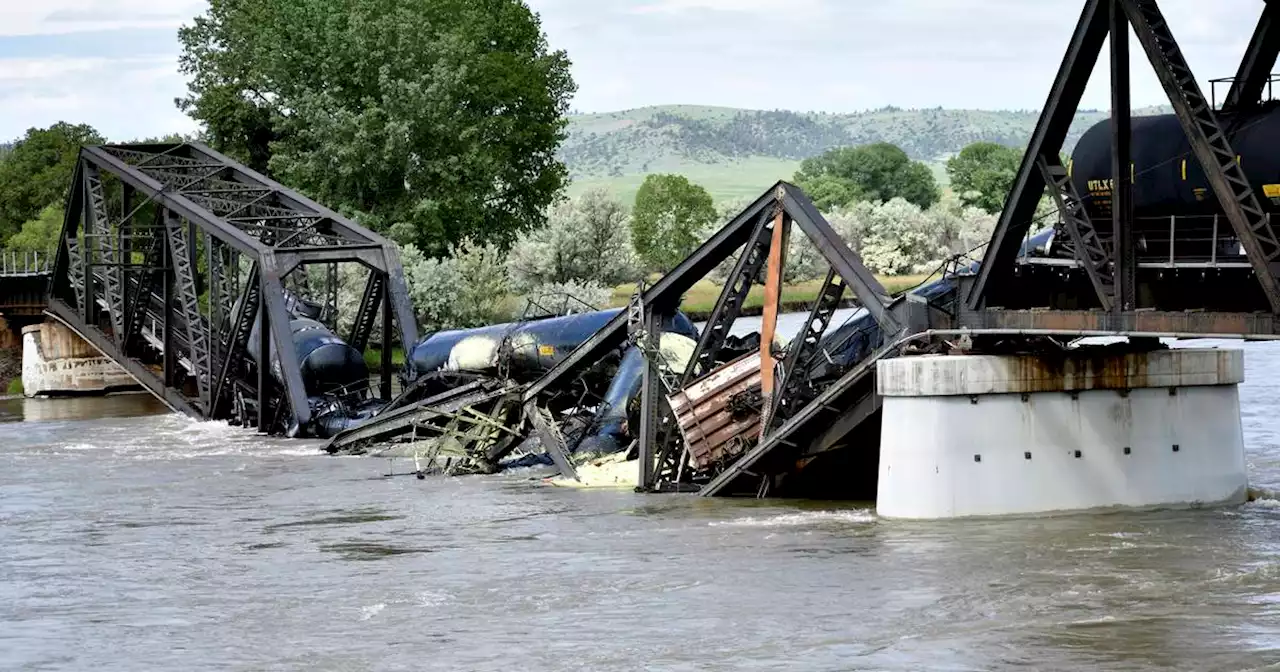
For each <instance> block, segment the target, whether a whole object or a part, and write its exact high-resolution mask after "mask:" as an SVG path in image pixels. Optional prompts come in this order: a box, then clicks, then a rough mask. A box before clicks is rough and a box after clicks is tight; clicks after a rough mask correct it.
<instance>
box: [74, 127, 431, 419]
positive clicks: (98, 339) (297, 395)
mask: <svg viewBox="0 0 1280 672" xmlns="http://www.w3.org/2000/svg"><path fill="white" fill-rule="evenodd" d="M99 173H101V174H102V175H103V176H106V175H109V176H111V178H112V179H113V180H115V181H118V182H119V184H120V185H121V187H122V189H124V193H125V197H124V207H123V210H125V211H127V212H122V213H121V217H120V218H119V219H114V220H113V219H111V218H110V217H109V216H108V215H107V213H106V212H105V206H104V204H103V195H102V191H101V186H102V182H101V178H100V177H99ZM135 198H137V199H139V200H141V202H142V205H145V204H147V203H153V204H154V205H155V206H156V210H157V215H158V216H157V221H158V222H159V224H158V226H156V227H154V228H153V230H152V236H153V239H152V241H151V242H152V244H153V249H151V250H138V252H142V253H143V254H144V260H145V261H144V262H143V264H142V266H138V265H137V264H133V263H130V262H131V259H130V256H131V254H130V253H132V252H133V251H134V250H133V249H132V237H130V238H129V242H128V245H129V248H128V249H126V248H125V247H124V245H125V244H126V243H125V242H124V240H125V237H124V233H125V232H126V231H130V232H132V227H134V226H135V225H136V223H135V222H132V219H133V217H134V215H136V214H137V213H138V211H139V210H140V209H141V207H142V205H138V206H137V207H133V208H132V211H129V210H130V208H131V207H132V204H133V200H134V199H135ZM268 201H270V202H269V203H268ZM232 202H234V203H236V206H235V208H234V209H233V208H232V207H231V206H230V204H231V203H232ZM207 206H213V207H214V208H215V209H216V210H217V211H219V212H222V213H223V215H224V216H219V215H218V214H215V212H214V211H211V210H210V207H207ZM224 206H225V207H224ZM113 209H114V207H113ZM160 213H165V214H164V215H163V216H162V217H161V216H159V215H160ZM82 220H83V227H84V229H83V230H82V228H81V227H82V224H81V222H82ZM113 226H114V227H115V228H114V230H113V228H112V227H113ZM255 232H257V233H262V232H267V233H266V235H263V236H262V237H259V236H257V235H255ZM82 235H84V236H85V238H84V241H83V242H82V241H81V236H82ZM130 235H131V236H132V233H131V234H130ZM154 236H159V237H160V239H159V240H157V239H155V238H154ZM197 241H203V242H204V246H205V248H206V250H207V251H208V254H207V256H208V259H206V261H209V262H214V263H211V264H209V273H210V276H211V277H210V279H209V280H210V282H211V283H212V285H214V286H211V287H210V292H211V294H210V298H211V300H215V301H216V302H217V303H218V305H217V306H212V305H211V306H210V310H209V312H210V318H212V319H209V318H205V317H204V316H203V314H202V313H201V312H200V310H199V308H198V307H196V303H195V297H196V294H197V292H198V291H199V289H200V288H199V287H197V283H198V282H202V281H203V277H200V275H199V273H197V272H196V269H195V266H194V257H195V245H196V244H197ZM161 243H164V244H163V245H162V246H161V247H160V248H159V249H156V248H155V246H157V245H161ZM272 243H277V244H278V245H279V246H277V247H273V246H272ZM156 257H160V258H156ZM237 257H239V258H243V259H244V260H246V261H247V262H248V263H250V264H252V268H254V269H255V273H256V277H257V282H258V283H260V286H259V287H258V288H256V289H257V291H258V292H259V293H260V294H261V296H262V298H263V302H262V303H263V304H264V306H265V309H266V310H265V311H264V312H263V313H262V317H264V318H266V321H267V324H268V325H270V329H269V332H270V333H269V334H264V336H269V338H270V340H271V342H272V344H273V346H274V348H275V350H276V351H277V352H281V353H287V352H292V351H293V349H294V348H293V342H292V335H291V333H290V332H289V328H288V325H289V323H290V315H289V313H288V311H287V308H286V306H285V303H284V296H283V279H284V277H285V276H286V275H288V274H289V273H290V272H292V271H293V270H294V269H296V268H297V267H298V266H300V265H305V264H312V263H325V264H333V263H338V262H357V263H361V264H363V265H364V266H366V267H368V268H369V269H370V270H371V271H372V273H373V275H375V276H376V277H379V278H380V279H381V280H382V282H383V283H384V284H385V285H386V286H387V287H388V288H389V291H388V294H389V296H385V297H380V298H381V303H382V305H381V306H371V307H364V306H362V307H361V310H362V312H363V311H365V310H366V309H368V310H371V311H372V312H373V313H376V312H377V311H378V309H379V308H382V310H383V313H384V329H388V330H389V329H390V319H389V318H390V317H394V318H395V321H396V322H397V323H398V327H399V333H398V336H399V337H400V339H401V342H402V343H404V344H405V345H406V346H407V345H412V344H413V343H415V342H416V341H417V338H418V336H417V324H416V322H415V320H414V317H413V312H412V309H411V307H410V303H409V298H408V291H407V287H406V285H405V281H404V273H403V269H402V268H401V265H400V259H399V254H398V251H397V250H396V248H395V246H394V244H392V243H391V242H390V241H387V240H386V239H384V238H382V237H380V236H378V235H377V234H375V233H373V232H371V231H368V230H366V229H364V228H362V227H360V226H358V225H356V224H354V223H352V222H350V221H348V220H346V219H345V218H343V217H341V216H340V215H338V214H337V213H335V212H333V211H332V210H329V209H327V208H324V207H323V206H321V205H319V204H317V203H315V202H313V201H311V200H310V199H307V198H306V197H304V196H302V195H300V194H298V193H296V192H294V191H292V190H289V189H287V188H286V187H284V186H282V185H280V184H278V183H275V182H273V181H271V180H269V179H267V178H266V177H264V176H262V175H260V174H258V173H255V172H253V171H251V170H249V169H247V168H245V167H243V166H240V165H239V164H236V163H235V162H233V161H231V160H230V159H228V158H227V157H225V156H223V155H221V154H219V153H217V152H215V151H213V150H211V149H209V148H208V147H205V146H204V145H200V144H197V143H188V144H178V145H111V146H93V147H84V148H82V150H81V154H80V160H79V162H78V163H77V167H76V171H75V178H74V184H73V188H72V189H71V190H70V196H69V198H68V207H67V215H66V219H65V220H64V225H63V233H62V242H61V244H60V246H59V250H58V258H57V261H56V265H55V272H54V274H53V277H52V279H51V289H52V290H54V291H52V292H51V297H50V303H51V305H50V308H51V311H52V312H53V313H55V314H56V315H57V316H58V317H59V318H60V319H62V320H63V321H66V322H68V323H69V324H70V326H72V328H73V329H74V330H76V331H77V332H80V333H81V334H82V335H84V336H85V337H86V340H89V341H90V342H92V343H94V344H95V345H96V346H98V347H99V348H100V349H102V350H103V352H104V354H107V355H108V356H110V357H111V358H113V359H115V360H116V361H118V362H119V363H121V364H122V365H125V367H126V369H128V370H129V371H130V373H133V374H135V377H137V378H139V382H142V383H143V384H144V385H145V386H146V387H147V388H148V389H150V390H151V391H152V392H153V393H155V394H156V395H157V396H159V397H161V398H162V399H164V400H165V401H166V402H167V403H169V405H170V406H171V407H173V408H175V410H180V411H183V412H186V413H188V414H192V415H197V416H200V417H213V416H214V415H216V414H218V413H220V412H222V411H224V410H225V404H221V405H220V404H219V402H220V401H224V399H223V395H224V394H225V392H224V391H225V390H228V389H231V387H232V385H231V384H230V382H229V381H225V380H223V377H224V376H225V375H227V371H228V369H227V367H225V366H223V364H224V363H226V361H228V360H230V359H234V361H241V360H242V358H243V353H231V352H228V351H226V349H227V348H228V346H230V347H232V348H243V347H244V345H242V342H243V341H244V338H242V336H243V334H242V333H240V332H241V331H242V330H243V326H244V324H243V320H244V319H246V316H245V315H238V316H236V317H237V319H236V320H232V319H231V318H232V316H231V314H230V313H231V303H230V301H231V299H232V298H233V297H232V296H231V291H232V281H231V278H230V277H229V274H231V275H234V274H237V273H238V271H237V270H236V269H234V268H230V267H224V266H225V264H229V263H231V262H232V261H233V260H234V259H236V258H237ZM101 266H105V267H106V269H105V272H103V273H101V276H99V272H98V271H91V269H93V268H94V267H101ZM214 266H217V267H218V268H216V269H215V268H214ZM126 268H127V269H131V270H137V271H140V274H139V277H137V278H130V279H128V280H127V281H126V280H125V278H124V273H125V271H124V269H126ZM161 271H163V273H160V272H161ZM155 275H162V276H163V277H165V280H164V282H163V283H155V284H163V297H160V294H161V292H157V291H155V284H153V282H154V280H153V279H154V276H155ZM96 286H101V287H102V291H99V290H98V289H97V287H96ZM130 295H132V296H133V303H129V302H128V301H127V300H126V299H127V298H129V297H130ZM244 298H255V300H256V297H254V295H253V293H252V292H248V291H247V288H246V293H245V294H244ZM102 299H105V307H106V308H107V309H108V312H109V313H110V317H111V325H112V328H111V329H110V332H112V333H107V332H106V331H100V330H99V329H98V327H97V326H96V320H95V315H96V312H97V310H98V308H97V305H96V302H97V301H98V300H102ZM67 300H69V301H74V302H75V304H76V306H75V308H74V309H73V308H71V307H70V306H67V305H66V303H65V301H67ZM144 300H145V301H148V302H151V301H154V302H156V304H157V305H159V306H163V308H162V309H161V310H163V313H164V314H163V315H162V316H161V317H162V320H161V321H162V323H163V328H164V329H163V330H164V336H163V338H159V337H157V338H158V340H160V341H161V342H162V343H163V344H164V346H163V347H162V349H163V351H164V360H165V367H164V369H165V374H164V375H163V376H157V375H155V374H154V373H152V372H151V371H150V370H148V369H147V368H146V367H143V366H140V365H139V362H137V361H135V360H133V359H131V357H130V355H129V343H128V342H129V340H130V337H131V336H132V335H133V334H134V332H135V331H136V330H137V325H136V323H137V322H138V319H139V317H138V314H139V313H143V314H145V312H146V309H145V306H139V305H138V302H140V301H144ZM250 317H251V316H250ZM175 325H176V327H175ZM183 325H185V326H183ZM175 329H176V330H175ZM229 331H235V332H236V333H235V334H234V335H233V334H231V333H224V332H229ZM391 336H392V334H391V333H390V332H389V331H388V333H386V334H384V341H385V340H387V339H390V338H391ZM388 350H389V348H388ZM179 358H183V359H186V360H188V362H189V364H188V369H189V370H190V373H191V375H192V376H193V378H195V380H196V381H197V383H198V387H199V395H198V397H197V398H196V399H191V400H188V399H187V398H186V397H185V396H184V395H182V394H181V393H180V392H179V391H178V390H176V389H174V388H173V387H171V386H172V385H175V384H176V381H175V379H174V378H173V377H172V374H171V373H170V372H171V371H172V369H173V363H176V361H177V360H178V359H179ZM279 365H280V368H281V374H282V378H283V381H282V382H283V384H284V385H283V386H284V391H285V394H286V399H287V402H288V404H289V409H290V410H291V416H292V424H293V426H301V425H303V424H305V423H306V422H307V421H308V420H309V419H310V410H309V407H308V403H307V398H306V392H305V390H304V387H303V383H302V378H301V373H300V371H299V367H298V362H297V361H296V360H295V359H294V358H291V357H281V358H279ZM246 382H248V381H246Z"/></svg>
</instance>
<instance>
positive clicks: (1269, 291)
mask: <svg viewBox="0 0 1280 672" xmlns="http://www.w3.org/2000/svg"><path fill="white" fill-rule="evenodd" d="M1277 11H1280V10H1278V9H1277V6H1276V5H1275V4H1274V3H1271V2H1269V1H1268V2H1267V3H1265V4H1264V8H1263V12H1262V17H1261V19H1260V20H1259V22H1258V27H1257V29H1256V30H1255V32H1254V35H1253V37H1252V39H1251V41H1250V43H1249V46H1248V48H1247V50H1246V53H1245V56H1244V58H1243V60H1242V61H1241V63H1240V67H1239V71H1238V73H1237V75H1236V77H1235V78H1234V79H1233V80H1231V82H1232V85H1231V90H1230V92H1229V93H1228V94H1227V97H1226V102H1225V103H1224V105H1223V107H1222V108H1221V109H1215V108H1214V104H1213V101H1212V99H1211V98H1210V97H1208V96H1205V95H1204V92H1203V91H1202V89H1201V88H1200V85H1199V83H1198V82H1197V79H1196V77H1195V75H1194V73H1193V72H1192V71H1191V67H1190V65H1188V63H1187V62H1186V59H1185V57H1184V54H1183V52H1182V49H1181V48H1180V47H1179V45H1178V42H1177V40H1176V39H1175V38H1174V35H1173V32H1172V29H1171V27H1170V25H1169V23H1168V22H1167V21H1166V20H1165V17H1164V14H1163V13H1162V12H1161V10H1160V7H1159V3H1158V2H1156V0H1086V2H1085V3H1084V9H1083V11H1082V12H1081V15H1080V19H1079V22H1078V23H1077V26H1076V30H1075V32H1074V34H1073V35H1072V38H1071V41H1070V43H1069V44H1068V47H1067V53H1066V56H1065V57H1064V58H1063V60H1062V65H1061V66H1060V69H1059V71H1058V74H1057V77H1056V78H1055V80H1054V82H1053V86H1052V88H1051V89H1050V92H1049V97H1048V100H1047V101H1046V103H1045V106H1044V109H1043V112H1042V113H1041V116H1040V120H1039V122H1038V123H1037V125H1036V128H1035V131H1034V132H1033V134H1032V136H1031V141H1030V143H1029V147H1028V149H1027V153H1026V155H1025V156H1024V158H1023V161H1022V165H1021V167H1020V169H1019V171H1018V174H1017V177H1016V178H1015V180H1014V185H1013V189H1012V191H1011V192H1010V194H1009V196H1008V199H1007V200H1006V202H1005V207H1004V210H1003V211H1002V214H1001V217H1000V220H999V222H998V224H997V227H996V231H995V234H994V236H993V237H992V240H991V244H990V245H989V246H988V248H987V251H986V255H985V257H984V258H983V260H982V266H981V268H980V269H979V271H978V278H977V281H976V282H974V283H973V284H972V287H971V288H970V290H969V292H968V294H967V296H966V303H967V307H968V308H969V309H970V310H979V309H981V308H983V307H995V306H1002V307H1009V306H1011V305H1012V304H1014V303H1017V302H1018V301H1019V296H1018V295H1019V289H1018V283H1017V282H1015V281H1014V280H1013V278H1014V274H1015V266H1016V265H1017V263H1018V262H1017V260H1018V257H1019V254H1020V250H1021V246H1022V243H1023V241H1024V239H1025V238H1026V236H1027V235H1028V234H1029V233H1030V229H1031V226H1032V225H1033V222H1032V220H1033V215H1034V212H1035V209H1036V205H1037V203H1038V202H1039V200H1040V198H1041V196H1042V195H1043V194H1044V192H1045V188H1046V186H1047V187H1049V190H1050V193H1051V195H1052V196H1053V198H1054V201H1055V203H1056V204H1057V206H1058V209H1059V211H1060V215H1061V220H1062V223H1061V224H1060V225H1059V230H1060V231H1061V232H1062V233H1063V236H1062V237H1063V238H1064V239H1067V241H1068V243H1069V245H1070V247H1071V248H1072V249H1073V253H1074V255H1075V257H1076V259H1077V261H1078V263H1079V265H1080V266H1081V268H1083V269H1084V270H1085V271H1086V273H1087V275H1088V282H1089V284H1090V285H1091V286H1092V289H1093V293H1094V294H1095V295H1096V303H1097V305H1099V306H1101V307H1102V308H1103V309H1104V310H1107V311H1113V312H1126V311H1132V310H1136V309H1140V308H1143V307H1146V308H1151V307H1153V306H1142V305H1140V304H1141V303H1142V302H1143V299H1142V291H1141V287H1140V285H1141V283H1142V282H1143V281H1142V279H1141V278H1139V277H1138V270H1139V267H1140V264H1139V261H1138V259H1137V258H1136V254H1137V253H1136V250H1135V242H1136V238H1137V235H1136V234H1135V230H1134V228H1135V227H1134V225H1135V221H1134V212H1133V202H1134V201H1133V194H1134V191H1133V181H1134V168H1135V166H1134V165H1133V163H1132V161H1133V156H1134V155H1133V147H1132V144H1133V143H1132V137H1133V125H1132V123H1131V118H1130V117H1131V110H1130V95H1129V90H1130V82H1129V74H1128V73H1129V67H1130V45H1129V39H1128V38H1129V32H1130V30H1132V32H1133V35H1134V36H1136V38H1137V48H1138V49H1140V51H1141V53H1142V54H1143V55H1145V56H1146V57H1147V60H1148V61H1149V63H1150V65H1151V67H1152V69H1153V70H1154V72H1155V74H1156V76H1157V79H1158V80H1159V81H1160V84H1161V86H1162V88H1163V89H1164V91H1165V95H1166V96H1167V98H1168V101H1169V104H1170V105H1171V106H1172V108H1173V110H1174V113H1175V116H1176V119H1177V122H1178V125H1179V126H1180V127H1181V129H1182V132H1183V133H1184V134H1185V136H1186V139H1187V142H1188V144H1189V146H1190V150H1189V156H1188V159H1189V160H1192V161H1195V162H1197V163H1199V165H1200V167H1201V168H1202V169H1203V171H1204V179H1205V182H1206V187H1207V189H1206V190H1207V191H1208V192H1211V193H1210V194H1209V197H1210V198H1216V201H1217V202H1218V203H1219V204H1220V207H1221V212H1222V215H1223V216H1222V219H1223V222H1222V228H1223V230H1224V231H1227V232H1231V233H1232V234H1233V237H1234V239H1235V240H1236V241H1238V243H1239V246H1240V247H1241V248H1242V249H1243V252H1244V254H1243V258H1242V259H1241V261H1244V262H1247V264H1248V267H1249V268H1250V269H1251V270H1252V271H1253V275H1254V279H1253V280H1251V282H1250V284H1251V285H1253V286H1254V287H1256V291H1258V293H1259V294H1260V295H1261V296H1262V299H1263V301H1264V303H1263V306H1259V307H1264V306H1265V308H1266V309H1268V310H1269V311H1270V312H1271V313H1273V314H1280V236H1278V235H1277V232H1276V230H1275V228H1274V227H1273V226H1272V217H1271V216H1270V215H1269V214H1268V213H1267V211H1266V210H1265V209H1264V208H1263V207H1262V205H1261V204H1260V202H1259V198H1258V196H1257V194H1256V193H1255V191H1254V186H1253V185H1252V184H1251V183H1250V181H1249V179H1248V178H1247V177H1246V175H1245V172H1244V170H1243V169H1242V168H1241V165H1240V161H1239V154H1238V153H1237V151H1236V148H1233V147H1232V142H1231V137H1232V135H1233V130H1234V129H1232V128H1228V127H1227V125H1226V124H1225V123H1222V122H1220V121H1219V116H1220V115H1222V114H1237V113H1240V112H1241V111H1245V110H1250V109H1257V108H1259V107H1260V106H1261V105H1262V100H1261V99H1262V96H1263V93H1264V88H1265V87H1266V86H1267V85H1268V83H1269V81H1271V80H1270V78H1269V77H1270V76H1269V73H1270V69H1271V68H1272V66H1274V65H1275V63H1276V57H1277V54H1278V53H1280V28H1278V27H1277V25H1276V21H1275V20H1274V19H1275V14H1276V12H1277ZM1108 38H1111V39H1110V40H1109V42H1110V50H1109V62H1110V73H1111V78H1110V84H1111V90H1112V110H1113V112H1112V120H1111V136H1112V137H1111V148H1112V170H1111V173H1112V174H1111V176H1110V178H1111V179H1110V182H1111V189H1110V191H1111V201H1112V208H1111V210H1112V215H1111V217H1110V219H1111V221H1110V222H1109V225H1110V226H1106V227H1102V228H1101V229H1098V228H1095V222H1094V221H1091V219H1090V217H1089V216H1088V215H1087V214H1085V212H1084V209H1083V208H1082V207H1081V195H1080V194H1077V193H1075V190H1074V189H1073V188H1072V186H1071V183H1070V180H1069V179H1067V177H1066V175H1065V174H1064V172H1063V169H1062V167H1061V166H1060V164H1059V162H1058V159H1057V157H1058V156H1059V152H1060V151H1061V150H1062V145H1063V141H1064V140H1065V138H1066V134H1067V130H1068V128H1069V126H1070V125H1071V122H1072V121H1073V119H1074V117H1075V114H1076V111H1077V108H1078V107H1079V104H1080V100H1081V97H1082V96H1083V94H1084V90H1085V87H1086V85H1087V84H1088V83H1089V78H1090V75H1091V74H1092V73H1093V70H1094V66H1095V64H1096V63H1097V61H1098V59H1099V57H1101V56H1102V53H1103V49H1104V46H1105V45H1106V44H1107V42H1108ZM1138 168H1139V170H1141V168H1142V167H1138ZM1215 224H1216V222H1215ZM1215 230H1216V229H1215ZM1155 307H1157V308H1158V306H1155Z"/></svg>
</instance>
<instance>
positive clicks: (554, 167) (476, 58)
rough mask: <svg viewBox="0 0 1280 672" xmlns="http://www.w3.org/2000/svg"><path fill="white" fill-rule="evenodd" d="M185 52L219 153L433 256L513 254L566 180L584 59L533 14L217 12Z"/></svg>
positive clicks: (370, 6)
mask: <svg viewBox="0 0 1280 672" xmlns="http://www.w3.org/2000/svg"><path fill="white" fill-rule="evenodd" d="M179 39H180V41H181V43H182V57H181V69H182V72H183V73H184V74H187V75H188V76H190V78H191V82H190V84H189V95H188V96H187V97H186V98H184V99H182V100H180V101H179V106H180V107H181V108H182V109H184V110H185V111H186V112H187V113H188V114H189V115H190V116H191V117H192V118H194V119H196V120H197V121H200V122H202V123H203V124H204V125H205V128H206V132H207V136H208V138H209V141H210V142H211V143H212V144H213V146H214V147H215V148H217V149H220V150H223V151H226V152H229V153H230V154H231V155H232V156H235V157H236V158H239V159H241V160H243V161H247V162H248V164H249V165H251V166H253V167H256V168H260V169H262V168H265V169H267V170H268V171H269V172H270V173H271V174H273V175H274V176H275V177H276V178H278V179H280V180H281V181H283V182H285V183H286V184H289V185H291V186H294V187H296V188H298V189H301V190H302V191H304V192H306V193H308V194H309V195H310V196H312V197H314V198H316V199H317V200H319V201H321V202H324V203H327V204H329V205H330V206H331V207H334V208H335V209H338V210H340V211H343V212H345V213H347V214H349V215H351V216H353V217H355V218H356V219H357V220H359V221H361V222H362V223H365V224H367V225H370V226H372V227H373V228H375V229H379V230H382V231H390V230H391V229H392V227H393V226H395V225H397V224H399V225H400V226H399V227H397V229H396V230H397V236H396V237H397V238H398V239H400V240H402V241H404V239H405V238H410V237H411V238H412V239H413V241H414V242H416V243H417V244H418V246H419V247H420V248H421V250H422V252H423V253H424V254H427V255H431V256H434V255H440V254H444V253H446V252H447V251H448V249H449V247H450V245H451V244H452V243H454V242H455V241H460V240H463V239H472V240H475V241H477V242H478V243H490V242H492V243H495V244H498V245H500V246H505V245H507V244H509V243H510V242H511V241H512V240H514V238H515V237H516V236H517V235H518V234H519V233H520V232H522V231H527V230H530V229H533V228H535V227H537V226H538V225H540V224H542V222H543V221H544V218H545V211H546V208H547V206H548V205H550V204H551V202H552V200H553V199H554V197H555V196H556V194H557V193H558V192H559V191H560V190H561V188H562V187H563V186H564V185H565V182H566V180H567V174H568V173H567V170H566V169H565V167H564V165H563V164H562V163H561V162H560V161H559V160H558V159H557V158H556V150H557V148H558V147H559V145H560V143H561V141H562V140H563V139H564V137H565V125H566V121H565V119H564V115H565V113H566V112H567V110H568V104H569V98H570V96H571V95H572V94H573V92H574V91H575V86H574V84H573V80H572V78H571V77H570V74H569V59H568V58H567V57H566V55H565V54H564V52H562V51H551V50H549V48H548V46H547V42H546V38H545V37H544V35H543V33H542V30H541V25H540V22H539V20H538V17H537V15H535V14H534V13H533V12H532V11H530V10H529V8H528V7H527V6H526V5H525V3H524V2H523V1H521V0H486V1H485V2H475V1H474V0H430V1H426V0H212V1H211V2H210V5H209V9H208V11H207V12H206V13H205V14H204V15H203V16H200V17H198V18H196V20H195V22H194V24H192V25H190V26H186V27H184V28H182V29H181V30H180V31H179ZM405 225H408V227H406V226H405ZM406 230H407V232H408V233H411V234H413V235H411V236H409V235H406Z"/></svg>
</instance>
